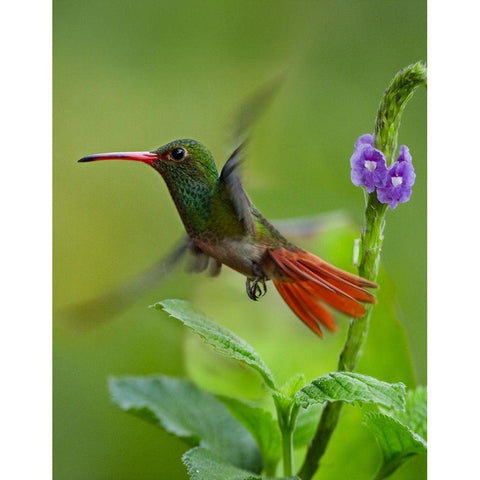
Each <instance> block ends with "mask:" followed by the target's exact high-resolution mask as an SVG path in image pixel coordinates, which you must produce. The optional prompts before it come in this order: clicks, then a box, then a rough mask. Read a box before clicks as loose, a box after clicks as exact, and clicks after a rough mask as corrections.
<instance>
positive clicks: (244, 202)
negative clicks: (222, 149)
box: [220, 142, 255, 234]
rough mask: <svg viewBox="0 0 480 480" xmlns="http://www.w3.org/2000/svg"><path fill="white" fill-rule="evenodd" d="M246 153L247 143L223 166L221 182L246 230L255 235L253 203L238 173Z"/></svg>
mask: <svg viewBox="0 0 480 480" xmlns="http://www.w3.org/2000/svg"><path fill="white" fill-rule="evenodd" d="M244 152H245V142H243V143H242V144H241V145H240V146H239V147H238V148H236V149H235V151H234V152H233V153H232V154H231V155H230V158H229V159H228V160H227V163H226V164H225V165H224V166H223V168H222V172H221V173H220V182H221V183H223V184H224V185H225V188H226V190H227V193H228V195H229V197H230V199H231V200H232V202H233V206H234V208H235V212H236V213H237V216H238V218H239V219H240V220H241V221H242V223H243V225H244V227H245V230H246V231H247V232H248V233H249V234H253V233H254V232H255V223H254V221H253V216H252V211H251V207H252V202H251V201H250V199H249V198H248V195H247V192H245V190H244V188H243V186H242V182H241V181H240V175H239V173H238V168H239V166H240V163H241V162H242V161H243V159H244Z"/></svg>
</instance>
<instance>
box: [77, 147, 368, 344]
mask: <svg viewBox="0 0 480 480" xmlns="http://www.w3.org/2000/svg"><path fill="white" fill-rule="evenodd" d="M244 152H245V142H242V143H241V144H240V146H239V147H237V148H236V149H235V150H234V152H233V153H232V154H231V155H230V157H229V158H228V160H227V162H226V163H225V165H224V167H223V168H222V170H221V172H220V174H219V173H218V170H217V167H216V165H215V161H214V158H213V156H212V154H211V153H210V151H209V150H208V149H207V148H206V147H205V146H203V145H202V144H201V143H199V142H197V141H196V140H191V139H181V140H175V141H173V142H170V143H167V144H166V145H164V146H162V147H159V148H157V149H156V150H152V151H143V152H115V153H100V154H94V155H88V156H85V157H83V158H81V159H80V160H79V162H82V163H84V162H93V161H99V160H130V161H137V162H142V163H145V164H147V165H149V166H150V167H153V168H154V169H155V170H156V171H157V172H158V173H159V174H160V175H161V176H162V177H163V179H164V181H165V183H166V185H167V188H168V190H169V192H170V195H171V197H172V199H173V202H174V204H175V206H176V208H177V210H178V213H179V215H180V217H181V220H182V222H183V225H184V227H185V230H186V233H187V237H186V238H185V240H184V241H182V242H181V243H180V244H179V246H178V247H177V248H176V250H175V251H174V253H173V254H172V261H176V260H177V258H179V257H180V256H182V255H183V253H185V252H186V251H190V252H191V253H192V254H193V256H194V262H193V264H192V270H194V271H195V272H201V271H204V270H206V269H207V268H208V269H209V270H210V273H211V274H212V275H218V274H219V273H220V270H221V267H222V265H226V266H227V267H230V268H232V269H233V270H236V271H237V272H239V273H241V274H243V275H244V276H245V277H246V293H247V295H248V297H249V298H250V299H252V300H255V301H256V300H258V299H259V298H260V297H262V296H263V295H265V293H266V292H267V287H266V283H267V282H268V281H270V280H271V281H272V283H273V285H274V286H275V288H276V289H277V291H278V293H279V294H280V296H281V297H282V298H283V300H284V301H285V302H286V303H287V305H288V306H289V307H290V309H291V310H292V311H293V313H295V315H296V316H297V317H298V318H299V319H300V320H301V321H302V322H303V323H304V324H305V325H307V326H308V327H309V328H310V329H311V330H312V331H313V332H314V333H315V334H317V335H318V336H319V337H323V331H322V328H321V327H322V326H323V327H325V328H326V329H328V330H330V331H332V332H334V331H336V330H337V325H336V322H335V319H334V316H333V314H332V311H331V309H334V310H337V311H339V312H342V313H344V314H346V315H348V316H350V317H353V318H360V317H362V316H363V315H364V314H365V306H364V303H375V296H374V295H373V294H372V293H371V292H369V291H368V290H366V288H376V287H377V285H376V284H375V283H374V282H371V281H369V280H367V279H365V278H362V277H359V276H357V275H355V274H352V273H349V272H346V271H344V270H341V269H339V268H336V267H334V266H333V265H331V264H329V263H327V262H326V261H325V260H322V259H321V258H319V257H317V256H316V255H314V254H313V253H310V252H308V251H306V250H303V249H302V248H300V247H298V246H296V245H294V244H293V243H291V242H290V241H289V240H287V239H286V238H285V237H284V236H283V235H282V234H281V233H280V232H279V231H278V230H277V229H276V228H275V227H274V226H273V225H272V224H271V223H270V222H269V221H268V220H267V219H266V218H265V217H264V216H263V215H262V214H261V213H260V211H259V210H258V209H257V208H256V207H255V205H254V204H253V203H252V201H251V200H250V198H249V196H248V194H247V193H246V191H245V189H244V187H243V185H242V183H241V178H240V175H239V166H240V164H241V163H242V162H243V159H244Z"/></svg>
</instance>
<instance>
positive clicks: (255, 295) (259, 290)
mask: <svg viewBox="0 0 480 480" xmlns="http://www.w3.org/2000/svg"><path fill="white" fill-rule="evenodd" d="M246 288H247V295H248V296H249V297H250V298H251V299H252V300H253V301H257V300H258V299H259V298H260V297H263V296H264V295H265V294H266V293H267V286H266V285H265V278H263V277H255V278H247V281H246Z"/></svg>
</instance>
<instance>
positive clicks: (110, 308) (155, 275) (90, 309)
mask: <svg viewBox="0 0 480 480" xmlns="http://www.w3.org/2000/svg"><path fill="white" fill-rule="evenodd" d="M187 252H190V253H191V254H192V256H193V258H192V259H191V263H190V265H189V270H190V271H193V272H201V271H203V270H205V269H207V268H208V270H209V273H210V275H212V276H215V275H218V274H219V273H220V267H221V265H220V264H219V263H218V262H217V261H216V260H214V259H213V258H210V257H208V256H207V255H205V254H204V253H203V252H202V251H201V250H199V249H198V248H197V247H196V246H195V245H194V244H193V242H192V240H191V239H190V238H188V237H187V238H184V239H182V240H181V241H180V242H179V243H178V245H177V246H176V247H175V248H174V249H173V250H171V251H170V252H169V253H168V254H167V255H166V256H164V257H162V258H161V259H160V260H158V261H157V262H155V264H153V265H152V266H151V267H150V268H149V269H148V270H146V271H145V272H143V273H141V274H139V275H137V276H135V277H134V278H132V279H131V280H129V281H128V282H126V283H125V284H123V285H120V286H119V287H116V288H114V289H113V290H111V291H110V292H108V293H106V294H104V295H101V296H99V297H97V298H94V299H92V300H89V301H87V302H85V303H82V304H80V305H75V306H73V307H70V308H68V309H66V310H65V311H63V312H60V313H61V315H62V316H65V317H67V318H69V319H70V320H72V321H74V322H76V323H77V324H78V323H81V324H82V325H83V326H86V325H87V324H98V323H100V322H101V321H104V320H108V319H109V318H111V317H113V316H114V315H116V314H118V313H119V312H121V311H122V310H124V309H125V308H127V307H128V306H129V305H131V304H132V303H133V302H134V301H135V300H136V299H137V298H138V297H139V296H141V295H143V294H145V292H147V291H148V290H150V289H151V288H153V287H155V286H157V285H158V284H159V283H160V282H161V281H162V280H163V279H164V278H165V277H166V276H167V275H168V274H169V273H170V272H171V271H172V270H173V269H174V268H175V267H176V266H177V265H178V263H179V262H180V260H181V259H182V258H183V257H184V256H185V254H186V253H187Z"/></svg>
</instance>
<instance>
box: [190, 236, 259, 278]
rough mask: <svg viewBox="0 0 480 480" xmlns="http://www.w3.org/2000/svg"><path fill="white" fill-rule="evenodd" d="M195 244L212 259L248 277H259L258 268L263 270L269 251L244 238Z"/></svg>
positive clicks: (197, 242) (201, 241)
mask: <svg viewBox="0 0 480 480" xmlns="http://www.w3.org/2000/svg"><path fill="white" fill-rule="evenodd" d="M194 243H195V245H196V246H197V247H199V248H200V249H201V250H202V251H203V252H204V253H206V254H207V255H209V256H210V257H213V258H215V259H216V260H218V261H219V262H221V263H223V264H224V265H227V266H228V267H230V268H233V270H236V271H237V272H239V273H242V274H243V275H245V276H247V277H255V276H257V275H258V268H259V267H260V269H261V268H262V264H263V259H264V256H265V253H266V250H267V247H266V246H264V245H262V244H259V243H253V242H249V241H246V240H245V239H242V238H239V239H235V238H229V239H223V240H216V241H212V242H209V241H205V240H195V239H194Z"/></svg>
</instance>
